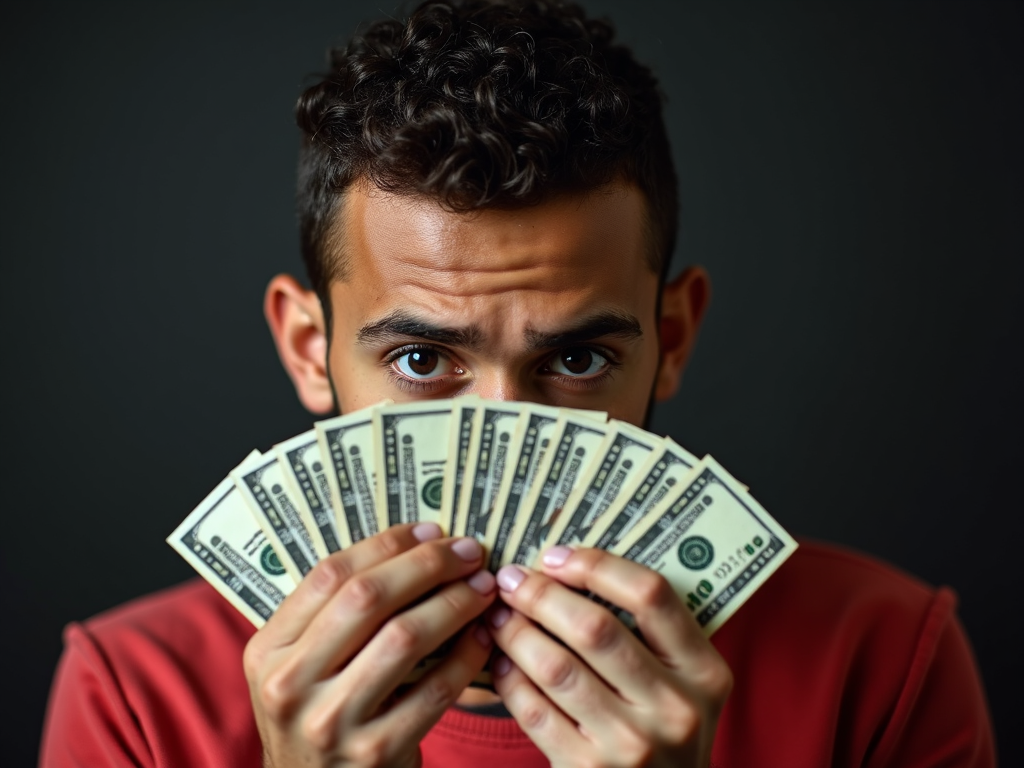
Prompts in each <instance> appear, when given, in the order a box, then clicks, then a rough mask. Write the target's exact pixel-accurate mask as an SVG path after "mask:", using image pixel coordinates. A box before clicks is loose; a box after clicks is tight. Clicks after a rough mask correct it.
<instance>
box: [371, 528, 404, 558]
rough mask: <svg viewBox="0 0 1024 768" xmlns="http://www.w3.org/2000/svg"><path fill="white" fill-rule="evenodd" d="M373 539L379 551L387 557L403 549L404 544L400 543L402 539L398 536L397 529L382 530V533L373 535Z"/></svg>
mask: <svg viewBox="0 0 1024 768" xmlns="http://www.w3.org/2000/svg"><path fill="white" fill-rule="evenodd" d="M373 541H374V543H375V544H376V546H377V547H378V548H379V549H380V553H381V554H382V555H384V556H385V557H387V558H392V557H394V556H395V555H399V554H401V553H402V552H403V551H404V550H405V546H404V545H403V544H402V540H401V539H400V538H399V536H398V531H396V530H387V531H384V533H381V534H378V535H377V536H374V537H373Z"/></svg>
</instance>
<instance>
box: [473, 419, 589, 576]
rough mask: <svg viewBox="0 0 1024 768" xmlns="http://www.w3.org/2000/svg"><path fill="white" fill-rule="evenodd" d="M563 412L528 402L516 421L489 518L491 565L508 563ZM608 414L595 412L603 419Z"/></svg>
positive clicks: (496, 568) (495, 566)
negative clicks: (519, 521)
mask: <svg viewBox="0 0 1024 768" xmlns="http://www.w3.org/2000/svg"><path fill="white" fill-rule="evenodd" d="M560 414H561V410H560V409H559V408H553V407H550V406H545V405H536V404H534V403H528V404H524V410H523V415H522V418H521V419H520V420H519V421H518V423H517V425H516V431H515V432H514V433H513V435H512V441H511V444H510V446H509V450H508V460H507V462H508V471H506V472H505V473H504V475H503V476H502V481H501V486H500V487H499V489H498V496H497V498H496V499H495V502H494V510H495V512H496V514H492V515H490V517H489V519H488V521H487V533H486V539H487V542H488V544H489V545H490V558H489V561H488V567H489V568H490V569H491V570H492V571H496V570H498V568H500V567H501V566H502V565H503V564H504V563H503V561H504V558H505V550H506V549H508V545H509V539H510V537H511V536H512V528H513V526H514V525H515V521H516V517H517V515H518V514H519V508H520V506H522V503H523V500H524V499H525V497H526V494H527V493H528V492H529V490H530V486H531V485H532V483H533V480H534V476H535V475H536V473H537V468H538V467H539V466H540V465H541V463H542V462H543V461H544V458H545V456H546V455H547V450H548V446H549V445H550V443H551V433H552V432H553V431H554V429H555V424H557V423H558V417H559V415H560ZM602 416H604V414H595V419H598V420H600V419H601V417H602Z"/></svg>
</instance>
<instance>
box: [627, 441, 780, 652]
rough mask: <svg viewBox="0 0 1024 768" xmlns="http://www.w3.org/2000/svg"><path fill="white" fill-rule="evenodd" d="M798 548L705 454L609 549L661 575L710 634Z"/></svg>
mask: <svg viewBox="0 0 1024 768" xmlns="http://www.w3.org/2000/svg"><path fill="white" fill-rule="evenodd" d="M796 547H797V544H796V541H794V540H793V538H792V537H791V536H790V535H789V534H788V533H786V531H785V530H783V528H782V526H780V525H779V524H778V523H777V522H776V521H775V520H774V518H772V516H771V515H769V514H768V512H767V511H766V510H765V509H764V507H762V506H761V505H760V504H758V503H757V501H756V500H755V499H754V498H753V497H752V496H751V495H750V494H749V493H747V492H746V490H745V489H744V486H742V485H741V484H740V483H738V482H737V481H736V480H735V479H734V478H733V477H732V476H731V475H730V474H729V473H728V472H726V471H725V470H724V469H723V468H722V466H721V465H720V464H719V463H718V462H717V461H715V460H714V459H712V458H711V457H710V456H706V457H705V458H704V459H702V460H701V461H700V462H699V463H698V464H697V465H696V466H695V467H694V469H693V470H692V472H691V474H690V475H689V476H688V477H687V478H685V479H684V481H683V482H681V483H679V484H678V487H677V488H676V491H675V494H674V497H673V498H670V499H666V500H664V501H663V502H661V503H660V504H659V505H658V506H657V507H656V508H655V509H653V510H651V513H650V514H649V515H648V516H647V517H645V518H644V519H643V520H642V521H641V522H640V523H639V524H638V525H636V526H635V527H634V528H633V530H632V531H631V532H630V533H629V534H628V535H627V536H626V537H625V538H623V539H622V540H621V541H620V542H619V543H618V544H616V545H615V547H614V548H613V549H612V550H611V551H612V552H613V553H614V554H617V555H621V556H623V557H625V558H626V559H628V560H632V561H633V562H636V563H640V564H641V565H645V566H647V567H648V568H651V569H652V570H655V571H657V572H658V573H660V574H662V575H663V576H664V577H665V578H666V579H667V580H668V582H669V583H670V584H671V585H672V588H673V590H674V591H675V592H676V594H677V595H679V598H680V599H681V600H682V601H683V603H685V604H686V606H687V608H689V609H690V611H691V612H692V613H693V615H694V617H695V618H696V619H697V623H698V624H700V626H701V627H702V628H703V630H704V633H705V634H706V635H710V634H711V633H712V632H714V631H715V630H716V629H718V628H719V627H720V626H722V624H724V623H725V622H726V620H728V618H729V617H730V616H732V615H733V614H734V613H735V612H736V610H737V609H738V608H739V607H740V606H741V605H743V603H744V602H746V600H747V599H748V598H749V597H750V596H751V595H752V594H753V593H754V592H755V591H757V589H758V588H759V587H760V586H761V584H763V583H764V581H765V580H766V579H767V578H768V577H769V576H771V575H772V574H773V573H774V572H775V571H776V570H777V569H778V567H779V566H780V565H782V563H783V562H784V561H785V560H786V559H787V558H788V557H789V556H790V555H791V554H793V552H794V550H796ZM618 613H619V616H620V618H622V619H623V620H624V621H626V623H627V624H628V623H633V622H632V618H631V617H630V616H629V615H628V614H625V613H624V612H623V611H621V610H619V611H618Z"/></svg>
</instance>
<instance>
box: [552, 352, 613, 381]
mask: <svg viewBox="0 0 1024 768" xmlns="http://www.w3.org/2000/svg"><path fill="white" fill-rule="evenodd" d="M608 365H609V360H608V358H606V357H605V356H604V355H602V354H601V353H599V352H596V351H594V350H593V349H587V348H586V347H578V348H573V349H566V350H563V351H561V352H559V353H558V354H556V355H555V356H554V357H552V358H551V360H550V362H549V363H548V370H550V371H551V372H552V373H557V374H559V375H561V376H571V377H573V378H583V377H586V376H594V375H596V374H598V373H601V372H602V371H603V370H604V369H605V368H607V367H608Z"/></svg>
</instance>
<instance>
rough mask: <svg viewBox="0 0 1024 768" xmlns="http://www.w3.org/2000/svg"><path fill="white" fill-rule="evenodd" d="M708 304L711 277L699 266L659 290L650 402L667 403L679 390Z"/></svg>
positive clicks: (688, 270)
mask: <svg viewBox="0 0 1024 768" xmlns="http://www.w3.org/2000/svg"><path fill="white" fill-rule="evenodd" d="M710 301H711V278H710V277H709V276H708V273H707V271H706V270H705V269H704V268H703V267H688V268H687V269H686V270H685V271H684V272H683V273H682V274H681V275H679V277H677V278H676V279H675V280H672V281H671V282H669V283H667V284H666V285H665V287H664V288H663V289H662V292H661V317H660V318H659V328H660V333H661V335H660V337H659V342H660V344H661V361H660V363H659V366H658V375H657V378H656V379H655V381H654V399H655V400H657V401H658V402H663V401H665V400H668V399H669V398H670V397H672V395H674V394H675V393H676V390H678V389H679V382H680V380H681V379H682V377H683V370H684V369H685V368H686V363H687V361H688V360H689V359H690V353H691V352H692V351H693V348H694V346H695V345H696V343H697V331H698V330H700V323H701V321H702V320H703V319H704V313H705V312H706V311H707V308H708V304H709V303H710Z"/></svg>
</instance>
